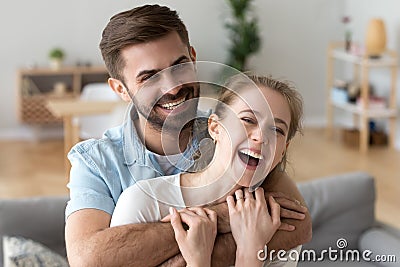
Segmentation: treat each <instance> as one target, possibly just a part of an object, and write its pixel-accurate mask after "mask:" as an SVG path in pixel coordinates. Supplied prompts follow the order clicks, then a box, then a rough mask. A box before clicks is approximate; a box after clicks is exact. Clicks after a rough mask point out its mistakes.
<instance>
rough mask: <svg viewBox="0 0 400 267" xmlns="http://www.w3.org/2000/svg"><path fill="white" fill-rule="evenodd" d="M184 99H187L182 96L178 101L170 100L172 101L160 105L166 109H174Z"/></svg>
mask: <svg viewBox="0 0 400 267" xmlns="http://www.w3.org/2000/svg"><path fill="white" fill-rule="evenodd" d="M184 101H185V98H182V99H180V100H178V101H175V102H170V103H165V104H162V105H160V106H161V107H163V108H165V109H169V110H172V109H175V108H176V107H177V106H179V105H180V104H182V103H183V102H184Z"/></svg>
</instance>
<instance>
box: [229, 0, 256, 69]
mask: <svg viewBox="0 0 400 267" xmlns="http://www.w3.org/2000/svg"><path fill="white" fill-rule="evenodd" d="M252 1H253V0H228V3H229V5H230V7H231V11H232V20H231V21H229V22H227V23H226V24H225V27H226V28H228V29H229V31H230V39H231V44H230V47H229V59H228V62H227V64H228V65H230V66H232V67H234V68H235V69H237V70H239V71H245V70H246V69H247V66H246V63H247V59H248V57H249V56H250V55H251V54H254V53H256V52H257V51H258V50H259V49H260V47H261V38H260V35H259V29H258V22H257V19H256V18H255V16H254V15H253V14H250V13H249V11H250V8H251V2H252Z"/></svg>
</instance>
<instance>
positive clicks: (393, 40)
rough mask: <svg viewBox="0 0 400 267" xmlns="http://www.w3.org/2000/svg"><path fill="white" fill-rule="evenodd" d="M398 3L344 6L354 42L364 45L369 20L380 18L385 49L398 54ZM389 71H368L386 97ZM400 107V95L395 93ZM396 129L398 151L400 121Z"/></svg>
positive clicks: (376, 0) (354, 1)
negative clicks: (385, 41)
mask: <svg viewBox="0 0 400 267" xmlns="http://www.w3.org/2000/svg"><path fill="white" fill-rule="evenodd" d="M398 10H400V1H397V0H369V1H363V0H351V1H347V2H346V5H345V12H346V14H348V15H349V16H350V17H351V19H352V21H351V24H350V26H351V29H352V31H353V35H354V40H355V41H357V42H360V43H364V40H365V35H366V31H367V26H368V22H369V20H370V19H371V18H374V17H379V18H382V19H383V20H384V22H385V26H386V36H387V47H388V48H389V49H392V50H395V51H397V53H400V16H399V12H398ZM397 77H398V79H397V88H399V85H400V71H398V73H397ZM390 79H391V78H390V72H389V70H382V69H374V70H371V71H370V81H371V84H372V85H373V86H374V88H375V91H376V92H377V94H379V95H383V96H387V95H388V94H389V88H390ZM397 103H398V107H399V106H400V94H399V93H397ZM399 115H400V114H399ZM398 122H399V123H398V128H397V138H396V140H397V142H396V143H397V144H396V146H397V147H398V148H399V149H400V119H399V120H398Z"/></svg>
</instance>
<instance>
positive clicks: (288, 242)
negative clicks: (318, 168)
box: [262, 171, 312, 250]
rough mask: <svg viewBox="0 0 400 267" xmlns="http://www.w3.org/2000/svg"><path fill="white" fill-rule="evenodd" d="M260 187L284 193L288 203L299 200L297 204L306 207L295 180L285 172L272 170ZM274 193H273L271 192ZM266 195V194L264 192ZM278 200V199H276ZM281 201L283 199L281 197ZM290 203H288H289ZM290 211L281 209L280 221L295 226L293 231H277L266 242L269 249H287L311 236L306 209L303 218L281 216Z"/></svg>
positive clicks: (302, 242)
mask: <svg viewBox="0 0 400 267" xmlns="http://www.w3.org/2000/svg"><path fill="white" fill-rule="evenodd" d="M262 187H263V188H264V190H265V191H266V192H279V193H278V194H277V195H278V198H279V195H282V194H283V195H285V196H287V197H289V200H291V201H289V203H292V204H291V205H293V204H295V202H293V200H297V201H299V204H301V205H302V206H304V207H306V204H305V202H304V199H303V196H302V195H301V194H300V192H299V190H298V188H297V186H296V184H295V182H294V181H293V180H292V179H291V178H290V177H289V176H288V175H287V173H286V172H279V171H274V172H273V173H272V174H271V175H269V176H268V178H267V179H266V180H265V182H264V183H263V184H262ZM271 194H272V195H274V194H273V193H271ZM266 195H268V194H266ZM277 201H278V202H279V200H277ZM281 201H285V199H282V200H281ZM289 205H290V204H289ZM284 212H286V213H287V212H290V211H288V210H282V209H281V221H282V223H286V224H289V225H293V226H295V230H294V231H290V232H288V231H277V232H276V233H275V235H274V236H273V237H272V240H271V241H270V242H269V243H268V246H269V248H270V249H275V250H280V249H283V250H289V249H292V248H294V247H296V246H298V245H301V244H304V243H307V242H309V241H310V240H311V238H312V222H311V216H310V213H309V212H308V209H304V215H305V217H304V219H302V220H296V219H288V218H287V217H289V216H285V215H283V216H282V213H284Z"/></svg>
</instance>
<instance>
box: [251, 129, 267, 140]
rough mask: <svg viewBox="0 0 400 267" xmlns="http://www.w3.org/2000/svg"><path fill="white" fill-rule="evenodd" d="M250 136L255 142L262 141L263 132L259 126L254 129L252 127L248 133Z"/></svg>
mask: <svg viewBox="0 0 400 267" xmlns="http://www.w3.org/2000/svg"><path fill="white" fill-rule="evenodd" d="M250 138H251V139H252V140H253V141H255V142H257V143H263V142H264V140H263V133H262V131H261V129H260V127H255V128H254V129H252V131H251V133H250Z"/></svg>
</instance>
